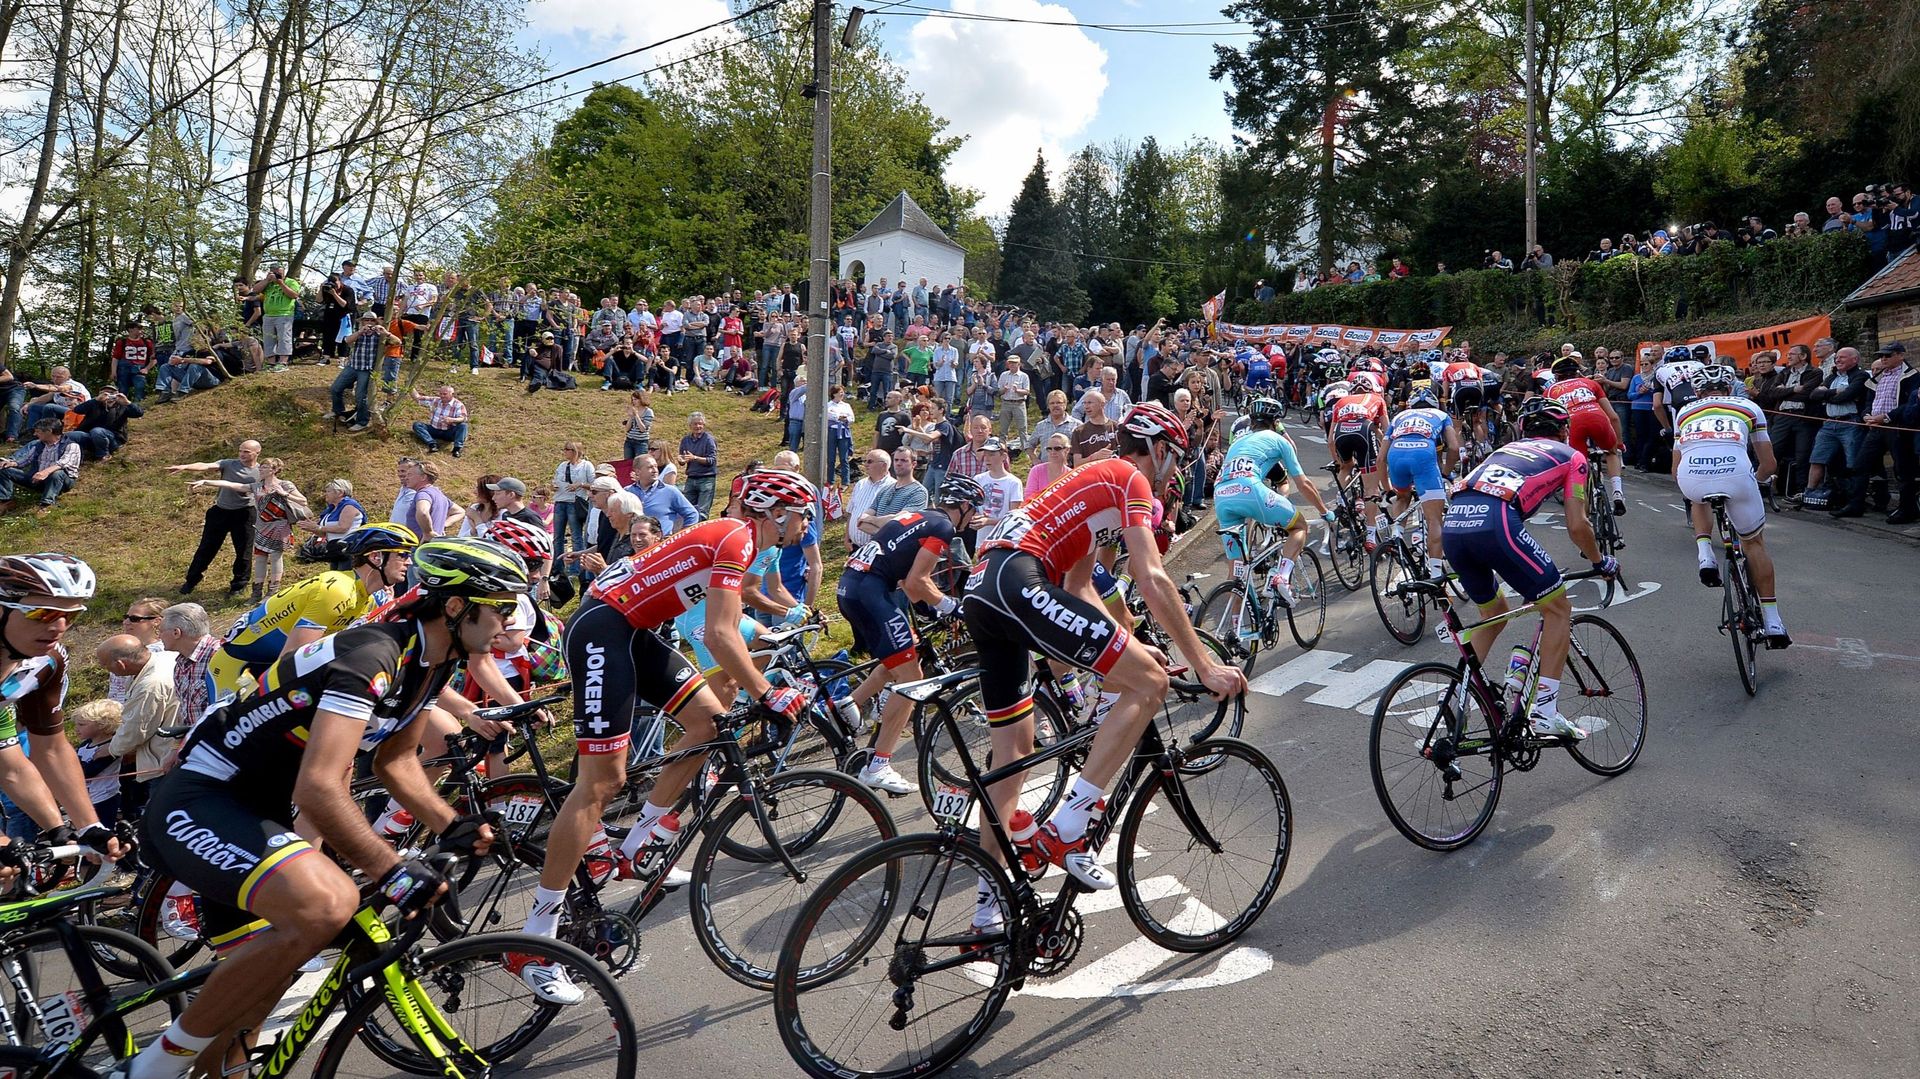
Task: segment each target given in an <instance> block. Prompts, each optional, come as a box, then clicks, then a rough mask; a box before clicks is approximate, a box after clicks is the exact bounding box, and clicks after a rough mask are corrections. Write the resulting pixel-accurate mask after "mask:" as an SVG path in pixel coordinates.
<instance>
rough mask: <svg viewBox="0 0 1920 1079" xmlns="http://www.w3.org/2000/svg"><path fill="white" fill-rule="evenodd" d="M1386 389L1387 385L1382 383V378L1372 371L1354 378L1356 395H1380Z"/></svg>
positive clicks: (1364, 372) (1363, 372)
mask: <svg viewBox="0 0 1920 1079" xmlns="http://www.w3.org/2000/svg"><path fill="white" fill-rule="evenodd" d="M1385 389H1386V383H1384V382H1382V381H1381V379H1380V376H1379V375H1377V374H1374V373H1373V372H1372V371H1362V372H1360V373H1359V374H1357V375H1355V376H1353V392H1355V393H1380V392H1382V391H1384V390H1385Z"/></svg>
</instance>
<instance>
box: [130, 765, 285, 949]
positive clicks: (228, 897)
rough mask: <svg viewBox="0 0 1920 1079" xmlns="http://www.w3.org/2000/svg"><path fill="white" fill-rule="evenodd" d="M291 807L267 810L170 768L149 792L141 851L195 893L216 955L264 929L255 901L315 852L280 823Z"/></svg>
mask: <svg viewBox="0 0 1920 1079" xmlns="http://www.w3.org/2000/svg"><path fill="white" fill-rule="evenodd" d="M292 817H293V807H292V806H291V805H285V804H283V805H278V806H272V805H265V804H262V801H261V800H260V799H257V798H248V797H246V796H245V794H244V789H243V788H242V787H240V786H237V785H235V784H232V783H228V782H224V781H222V780H218V779H214V778H212V777H211V776H204V775H201V774H200V773H198V772H190V771H187V770H186V769H184V768H181V769H175V770H174V771H172V772H170V773H168V774H167V775H166V776H164V777H162V778H161V779H160V781H159V782H157V783H155V784H154V785H153V797H152V798H151V799H150V800H149V801H148V802H147V808H146V812H145V814H144V815H143V816H142V817H141V818H140V830H141V833H142V836H141V838H142V841H143V843H144V846H143V847H142V852H143V853H144V854H145V856H146V857H147V859H148V860H149V861H150V862H151V863H152V864H153V865H154V866H155V867H156V868H158V869H160V870H161V871H162V872H165V873H167V874H168V875H170V876H172V877H173V878H174V879H175V880H178V881H180V882H181V883H183V884H185V885H186V886H187V887H189V888H192V889H193V890H194V891H196V892H198V893H200V896H199V900H200V907H199V910H200V919H201V921H200V926H201V931H202V932H203V933H205V934H206V937H207V940H208V942H209V943H211V944H212V945H213V947H214V949H215V950H216V951H226V950H228V949H230V948H233V947H236V946H238V945H240V944H241V943H244V942H245V941H246V940H247V939H248V938H250V937H252V936H253V935H255V934H256V933H259V932H261V931H262V930H264V929H266V928H267V922H266V920H265V919H263V918H259V917H256V916H255V915H254V914H253V912H252V911H253V908H252V902H253V897H254V896H255V895H257V894H258V893H259V890H260V886H261V885H262V884H265V883H266V882H267V881H268V880H269V879H270V878H271V877H272V876H273V875H274V874H275V873H277V872H279V871H280V869H281V868H283V867H285V866H286V865H287V864H288V863H290V862H292V861H293V860H295V859H296V858H304V857H306V856H307V855H310V854H314V853H316V852H315V850H314V848H313V847H311V846H309V845H308V844H307V841H306V840H304V839H301V838H300V837H299V836H297V835H295V834H294V833H293V829H292V828H289V827H288V826H287V825H286V824H285V823H284V821H287V820H290V819H292Z"/></svg>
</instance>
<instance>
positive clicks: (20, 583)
mask: <svg viewBox="0 0 1920 1079" xmlns="http://www.w3.org/2000/svg"><path fill="white" fill-rule="evenodd" d="M93 589H94V578H93V567H91V566H89V565H87V564H86V563H85V562H82V561H80V560H79V559H77V558H75V557H73V556H72V555H69V554H60V553H58V552H52V551H50V552H47V553H44V554H16V555H8V556H6V557H5V558H0V603H18V602H19V601H21V600H23V599H25V598H26V597H28V596H52V597H53V598H54V599H61V600H68V601H69V602H68V603H64V604H57V605H56V606H61V607H65V608H67V609H69V610H72V611H76V612H78V611H84V610H86V609H87V605H86V602H85V601H86V600H90V599H92V598H93Z"/></svg>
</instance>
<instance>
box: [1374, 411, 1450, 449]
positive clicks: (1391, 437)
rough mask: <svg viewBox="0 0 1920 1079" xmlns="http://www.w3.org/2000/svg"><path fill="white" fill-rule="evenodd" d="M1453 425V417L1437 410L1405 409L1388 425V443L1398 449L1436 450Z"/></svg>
mask: <svg viewBox="0 0 1920 1079" xmlns="http://www.w3.org/2000/svg"><path fill="white" fill-rule="evenodd" d="M1452 425H1453V417H1451V416H1449V415H1447V414H1446V413H1445V412H1442V411H1440V410H1439V409H1437V408H1409V409H1403V410H1401V411H1400V412H1399V413H1398V414H1397V415H1395V416H1394V417H1393V422H1392V423H1389V424H1387V442H1388V443H1389V444H1390V445H1392V446H1394V447H1396V448H1398V447H1403V446H1404V447H1405V448H1407V449H1421V448H1424V449H1427V450H1435V449H1438V448H1439V446H1440V443H1441V440H1442V439H1444V438H1445V437H1446V432H1447V428H1448V427H1451V426H1452Z"/></svg>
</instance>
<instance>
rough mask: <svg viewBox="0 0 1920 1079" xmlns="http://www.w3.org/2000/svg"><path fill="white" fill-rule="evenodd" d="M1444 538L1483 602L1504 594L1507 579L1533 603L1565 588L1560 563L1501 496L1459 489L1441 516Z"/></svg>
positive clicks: (1467, 587) (1470, 594) (1473, 595)
mask: <svg viewBox="0 0 1920 1079" xmlns="http://www.w3.org/2000/svg"><path fill="white" fill-rule="evenodd" d="M1440 544H1441V548H1442V550H1444V551H1445V552H1446V555H1447V562H1448V564H1450V565H1451V566H1453V568H1454V572H1456V573H1458V574H1459V575H1460V587H1461V589H1462V590H1463V591H1464V592H1466V594H1467V598H1468V599H1470V600H1472V601H1473V602H1475V603H1477V604H1479V605H1480V606H1482V607H1484V606H1486V605H1487V604H1489V603H1492V602H1493V601H1494V599H1495V598H1497V597H1498V596H1499V595H1500V582H1501V581H1505V582H1507V584H1509V585H1511V586H1513V590H1514V591H1515V592H1518V593H1520V596H1521V598H1523V599H1525V600H1526V601H1527V602H1528V603H1532V602H1533V601H1535V600H1538V599H1541V598H1544V597H1546V596H1548V595H1551V594H1552V593H1554V592H1556V591H1558V590H1559V589H1560V588H1561V584H1562V582H1561V580H1560V569H1559V567H1557V566H1555V565H1554V564H1553V559H1552V558H1550V557H1549V556H1548V555H1547V552H1546V549H1545V548H1543V547H1541V546H1540V543H1539V541H1537V540H1535V539H1534V538H1533V537H1532V536H1531V535H1529V534H1528V533H1527V522H1526V519H1525V518H1523V517H1521V516H1520V513H1519V511H1517V510H1515V509H1514V508H1513V507H1512V506H1510V505H1508V504H1507V503H1505V502H1502V501H1501V500H1499V499H1497V498H1490V497H1488V496H1487V495H1483V494H1479V493H1477V492H1472V491H1467V492H1462V493H1461V494H1458V495H1455V496H1454V499H1453V504H1452V505H1450V506H1448V507H1447V515H1446V517H1444V518H1442V520H1441V522H1440ZM1496 578H1497V579H1496Z"/></svg>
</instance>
